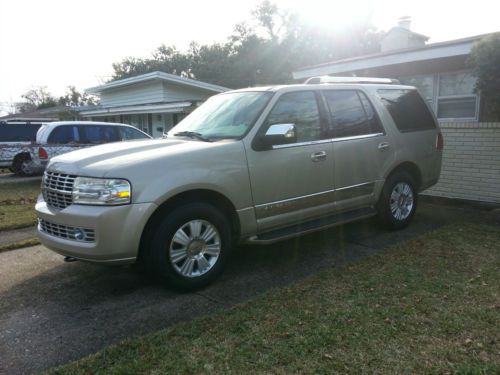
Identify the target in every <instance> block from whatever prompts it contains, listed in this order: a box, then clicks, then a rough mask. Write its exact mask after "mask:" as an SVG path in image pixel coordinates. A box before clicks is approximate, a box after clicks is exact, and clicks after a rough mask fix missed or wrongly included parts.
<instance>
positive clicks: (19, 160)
mask: <svg viewBox="0 0 500 375" xmlns="http://www.w3.org/2000/svg"><path fill="white" fill-rule="evenodd" d="M32 163H33V162H32V160H31V158H30V157H29V156H26V155H21V156H18V157H16V158H15V159H14V163H12V169H13V171H14V173H15V174H17V175H19V176H22V177H31V176H34V175H35V172H36V171H35V169H34V168H33V167H32Z"/></svg>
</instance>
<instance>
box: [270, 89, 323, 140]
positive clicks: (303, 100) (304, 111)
mask: <svg viewBox="0 0 500 375" xmlns="http://www.w3.org/2000/svg"><path fill="white" fill-rule="evenodd" d="M273 124H295V127H296V128H297V142H308V141H315V140H319V139H321V138H322V131H321V123H320V118H319V110H318V103H317V102H316V95H315V93H314V92H313V91H300V92H290V93H287V94H283V95H282V96H281V97H280V98H279V99H278V102H277V103H276V104H275V106H274V107H273V109H272V110H271V112H270V113H269V115H268V117H267V120H266V125H267V126H270V125H273Z"/></svg>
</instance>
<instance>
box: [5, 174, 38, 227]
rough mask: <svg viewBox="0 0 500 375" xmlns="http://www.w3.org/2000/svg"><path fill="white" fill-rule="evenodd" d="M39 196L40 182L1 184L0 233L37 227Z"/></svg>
mask: <svg viewBox="0 0 500 375" xmlns="http://www.w3.org/2000/svg"><path fill="white" fill-rule="evenodd" d="M38 194H40V181H38V180H36V181H20V182H15V183H6V184H0V231H2V230H9V229H16V228H23V227H28V226H31V225H35V224H36V215H35V210H34V207H35V203H36V199H37V196H38Z"/></svg>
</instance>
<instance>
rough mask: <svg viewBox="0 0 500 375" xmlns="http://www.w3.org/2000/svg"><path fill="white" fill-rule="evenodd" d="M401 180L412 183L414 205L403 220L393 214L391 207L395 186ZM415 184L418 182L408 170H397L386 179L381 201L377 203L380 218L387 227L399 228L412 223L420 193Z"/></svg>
mask: <svg viewBox="0 0 500 375" xmlns="http://www.w3.org/2000/svg"><path fill="white" fill-rule="evenodd" d="M401 182H404V183H407V184H408V185H410V187H411V189H412V193H413V207H412V210H411V212H410V215H408V217H407V218H405V219H403V220H398V219H396V218H395V217H394V216H393V215H392V212H391V207H390V199H391V194H392V191H393V189H394V187H395V186H396V185H397V184H399V183H401ZM415 186H416V184H415V181H414V179H413V177H412V176H411V175H410V174H409V173H407V172H396V173H394V174H393V175H391V176H389V178H388V179H387V180H386V183H385V184H384V188H383V190H382V193H381V196H380V199H379V202H378V204H377V211H378V216H379V220H380V221H381V222H382V224H383V225H384V226H385V227H386V228H388V229H391V230H397V229H402V228H405V227H406V226H407V225H408V224H410V222H411V220H412V219H413V216H414V215H415V211H416V210H417V204H418V193H417V190H416V188H415Z"/></svg>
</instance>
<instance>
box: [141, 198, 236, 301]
mask: <svg viewBox="0 0 500 375" xmlns="http://www.w3.org/2000/svg"><path fill="white" fill-rule="evenodd" d="M230 250H231V230H230V224H229V222H228V220H227V219H226V217H225V216H224V214H223V213H222V212H220V211H219V210H218V209H217V208H216V207H214V206H212V205H210V204H206V203H190V204H186V205H183V206H180V207H178V208H177V209H175V210H174V211H172V212H171V213H169V214H168V215H167V216H166V217H165V218H163V219H162V220H161V221H160V223H159V224H158V226H157V227H156V230H155V231H154V234H153V235H152V239H151V243H150V246H149V248H148V249H147V250H146V254H145V261H146V266H147V268H149V269H150V270H152V271H153V272H154V274H155V276H156V277H157V278H158V279H159V280H160V281H162V282H163V283H164V284H166V285H167V286H170V287H173V288H175V289H178V290H183V291H187V290H193V289H197V288H201V287H204V286H206V285H208V284H209V283H211V282H212V281H213V280H215V279H216V278H217V277H218V276H219V275H220V273H221V272H222V270H223V268H224V265H225V263H226V260H227V258H228V255H229V253H230Z"/></svg>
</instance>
